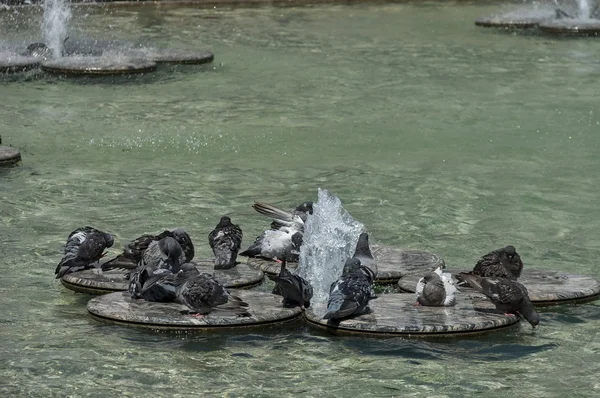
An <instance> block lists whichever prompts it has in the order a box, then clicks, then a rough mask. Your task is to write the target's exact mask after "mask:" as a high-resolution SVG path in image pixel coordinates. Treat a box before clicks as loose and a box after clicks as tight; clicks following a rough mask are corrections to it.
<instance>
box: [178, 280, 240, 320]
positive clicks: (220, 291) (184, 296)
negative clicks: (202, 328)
mask: <svg viewBox="0 0 600 398" xmlns="http://www.w3.org/2000/svg"><path fill="white" fill-rule="evenodd" d="M176 295H177V302H179V303H180V304H184V305H186V306H188V307H189V308H190V309H191V310H192V312H194V313H197V314H198V315H197V316H200V317H201V316H203V315H206V314H208V313H211V312H214V313H217V312H221V313H224V314H227V315H235V316H250V313H249V312H248V310H247V308H246V307H248V304H247V303H245V302H244V301H242V299H240V298H239V297H236V296H233V295H231V294H230V293H229V292H228V291H227V289H225V287H223V285H221V284H220V283H219V282H217V281H216V280H214V279H213V278H212V277H211V276H210V275H208V274H200V275H198V276H195V277H192V278H189V279H187V280H186V281H185V282H184V283H183V284H182V285H181V286H179V287H178V288H177V291H176Z"/></svg>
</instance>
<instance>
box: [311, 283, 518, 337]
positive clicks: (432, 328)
mask: <svg viewBox="0 0 600 398" xmlns="http://www.w3.org/2000/svg"><path fill="white" fill-rule="evenodd" d="M414 304H415V296H414V295H413V294H397V293H396V294H383V295H380V296H379V297H378V298H376V299H374V300H371V302H370V303H369V306H370V308H371V312H370V313H368V314H364V315H360V316H357V317H355V318H350V319H346V320H343V321H341V322H339V323H337V324H336V323H334V322H327V321H326V320H324V319H322V315H323V314H324V312H325V308H324V307H319V306H311V308H309V309H307V310H306V311H305V312H304V314H305V317H306V319H307V320H308V322H309V324H311V325H312V326H316V327H319V328H325V329H327V330H329V331H331V332H334V333H343V334H358V335H360V334H369V335H381V336H385V335H401V336H407V337H410V336H433V335H457V334H468V333H484V332H490V331H493V330H499V329H503V328H504V327H507V326H510V325H513V324H515V323H517V322H518V321H519V318H517V317H515V316H508V315H504V314H503V313H501V312H498V311H497V310H496V309H495V307H494V305H493V304H492V303H491V302H490V301H489V300H486V299H483V298H481V297H477V296H471V295H462V296H460V297H457V303H456V305H455V306H452V307H423V306H415V305H414Z"/></svg>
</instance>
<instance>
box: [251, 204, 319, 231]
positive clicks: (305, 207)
mask: <svg viewBox="0 0 600 398" xmlns="http://www.w3.org/2000/svg"><path fill="white" fill-rule="evenodd" d="M261 214H262V213H261ZM311 214H313V202H310V201H307V202H304V203H302V204H300V205H298V206H297V207H296V208H295V209H294V210H292V213H291V217H292V218H293V216H298V217H300V218H301V219H302V222H303V223H306V220H307V219H308V216H309V215H311ZM282 226H284V225H283V224H281V223H280V222H279V221H277V220H273V222H271V229H279V228H281V227H282Z"/></svg>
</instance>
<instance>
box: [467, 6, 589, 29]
mask: <svg viewBox="0 0 600 398" xmlns="http://www.w3.org/2000/svg"><path fill="white" fill-rule="evenodd" d="M575 1H576V3H570V4H560V3H558V1H556V0H555V1H554V4H553V5H550V4H542V5H536V6H534V7H533V8H527V9H525V8H521V9H517V10H514V11H511V12H508V13H504V14H500V15H494V16H491V17H485V18H480V19H477V20H476V21H475V25H477V26H482V27H494V28H504V29H528V28H539V29H540V31H542V32H547V33H552V34H559V35H580V36H597V35H598V34H600V19H599V18H600V6H593V7H592V4H591V3H590V0H575Z"/></svg>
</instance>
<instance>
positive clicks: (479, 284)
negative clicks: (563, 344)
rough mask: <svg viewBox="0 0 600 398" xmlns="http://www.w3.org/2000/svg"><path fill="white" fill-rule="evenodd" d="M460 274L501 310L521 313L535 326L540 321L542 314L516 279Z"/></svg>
mask: <svg viewBox="0 0 600 398" xmlns="http://www.w3.org/2000/svg"><path fill="white" fill-rule="evenodd" d="M460 275H461V277H462V278H463V279H464V280H465V281H466V282H467V283H468V284H469V285H470V286H471V287H472V288H473V289H475V290H477V291H479V292H481V293H483V294H485V295H486V296H487V297H488V298H489V299H490V300H491V301H492V303H494V305H495V306H496V308H497V309H499V310H500V311H503V312H504V313H507V314H518V315H521V316H522V317H524V318H525V319H526V320H527V322H529V323H530V324H531V326H532V327H534V328H535V327H536V326H537V325H538V324H539V323H540V316H539V315H538V313H537V312H536V311H535V308H534V307H533V304H531V300H530V299H529V293H528V292H527V289H526V288H525V286H523V285H522V284H520V283H519V282H517V281H516V280H514V279H508V278H485V277H481V276H479V275H473V274H467V273H464V272H463V273H461V274H460Z"/></svg>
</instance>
